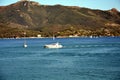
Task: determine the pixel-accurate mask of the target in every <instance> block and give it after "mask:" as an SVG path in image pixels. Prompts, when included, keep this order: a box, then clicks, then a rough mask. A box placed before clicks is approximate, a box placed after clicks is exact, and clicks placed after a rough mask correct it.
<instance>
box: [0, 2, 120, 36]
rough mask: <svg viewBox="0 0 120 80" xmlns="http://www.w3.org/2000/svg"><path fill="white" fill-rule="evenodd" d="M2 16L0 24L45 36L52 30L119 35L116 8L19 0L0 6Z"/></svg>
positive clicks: (59, 32) (119, 20)
mask: <svg viewBox="0 0 120 80" xmlns="http://www.w3.org/2000/svg"><path fill="white" fill-rule="evenodd" d="M0 18H1V20H0V24H1V25H6V26H9V27H10V28H11V27H12V28H13V27H16V28H18V29H25V30H33V31H39V32H40V34H41V35H42V36H46V37H49V36H52V34H53V33H54V34H56V36H69V35H78V36H91V35H93V36H120V31H118V30H120V12H119V11H118V10H117V9H115V8H113V9H111V10H106V11H103V10H96V9H95V10H93V9H89V8H81V7H76V6H62V5H59V4H57V5H54V6H51V5H41V4H39V3H38V2H33V1H19V2H17V3H14V4H11V5H8V6H0ZM116 28H117V29H118V30H116ZM36 35H37V34H36ZM18 36H19V35H18ZM20 37H21V36H20Z"/></svg>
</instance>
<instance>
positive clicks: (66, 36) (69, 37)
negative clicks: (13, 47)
mask: <svg viewBox="0 0 120 80" xmlns="http://www.w3.org/2000/svg"><path fill="white" fill-rule="evenodd" d="M103 37H106V38H107V37H120V36H77V37H76V36H73V37H69V36H64V37H61V36H60V37H56V38H103ZM25 38H26V39H43V38H53V37H19V38H0V39H25Z"/></svg>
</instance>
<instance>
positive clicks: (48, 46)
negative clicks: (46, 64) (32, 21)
mask: <svg viewBox="0 0 120 80" xmlns="http://www.w3.org/2000/svg"><path fill="white" fill-rule="evenodd" d="M44 47H45V48H62V47H63V46H62V45H61V44H60V43H58V42H57V43H52V44H47V45H45V46H44Z"/></svg>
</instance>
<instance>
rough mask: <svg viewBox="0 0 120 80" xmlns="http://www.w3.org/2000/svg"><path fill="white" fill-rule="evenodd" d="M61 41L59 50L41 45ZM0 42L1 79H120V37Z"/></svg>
mask: <svg viewBox="0 0 120 80" xmlns="http://www.w3.org/2000/svg"><path fill="white" fill-rule="evenodd" d="M57 41H58V42H60V43H61V44H62V45H63V46H64V47H63V48H61V49H45V48H44V47H43V46H44V45H45V44H49V43H52V42H57ZM23 42H24V39H0V80H120V37H102V38H57V39H55V40H54V41H53V40H52V39H51V38H42V39H37V38H36V39H27V44H28V47H27V48H23Z"/></svg>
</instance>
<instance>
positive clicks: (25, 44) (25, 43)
mask: <svg viewBox="0 0 120 80" xmlns="http://www.w3.org/2000/svg"><path fill="white" fill-rule="evenodd" d="M25 35H26V32H24V44H23V47H24V48H26V47H27V42H26V39H25Z"/></svg>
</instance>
